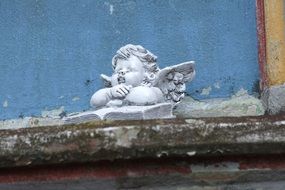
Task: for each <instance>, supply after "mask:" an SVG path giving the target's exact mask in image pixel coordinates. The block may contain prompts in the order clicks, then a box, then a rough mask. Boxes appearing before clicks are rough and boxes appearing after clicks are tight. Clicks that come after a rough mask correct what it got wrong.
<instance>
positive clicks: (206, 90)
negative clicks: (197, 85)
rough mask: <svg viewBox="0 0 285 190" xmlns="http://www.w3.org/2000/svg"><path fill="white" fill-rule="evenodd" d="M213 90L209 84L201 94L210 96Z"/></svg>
mask: <svg viewBox="0 0 285 190" xmlns="http://www.w3.org/2000/svg"><path fill="white" fill-rule="evenodd" d="M211 91H212V87H211V86H209V87H207V88H203V89H202V93H201V95H204V96H208V95H209V94H210V92H211Z"/></svg>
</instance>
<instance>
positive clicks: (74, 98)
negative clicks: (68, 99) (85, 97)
mask: <svg viewBox="0 0 285 190" xmlns="http://www.w3.org/2000/svg"><path fill="white" fill-rule="evenodd" d="M78 100H80V98H79V97H78V96H74V97H73V98H72V101H73V102H75V101H78Z"/></svg>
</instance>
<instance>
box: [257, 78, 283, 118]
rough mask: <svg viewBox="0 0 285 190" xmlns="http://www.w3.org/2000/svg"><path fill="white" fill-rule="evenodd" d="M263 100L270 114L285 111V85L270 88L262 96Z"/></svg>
mask: <svg viewBox="0 0 285 190" xmlns="http://www.w3.org/2000/svg"><path fill="white" fill-rule="evenodd" d="M261 99H262V102H263V104H264V106H265V107H266V109H267V111H268V113H269V114H277V113H280V112H284V111H285V83H284V84H282V85H276V86H272V87H269V88H267V89H265V90H264V91H263V93H262V94H261Z"/></svg>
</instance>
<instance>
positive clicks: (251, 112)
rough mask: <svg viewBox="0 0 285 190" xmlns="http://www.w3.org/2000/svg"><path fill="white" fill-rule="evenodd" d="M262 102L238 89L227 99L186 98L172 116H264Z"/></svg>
mask: <svg viewBox="0 0 285 190" xmlns="http://www.w3.org/2000/svg"><path fill="white" fill-rule="evenodd" d="M264 113H265V108H264V106H263V104H262V101H261V100H259V99H258V98H255V97H254V96H250V95H249V94H248V93H247V91H246V90H244V89H240V90H239V91H238V92H237V93H236V94H234V95H233V96H232V97H231V98H228V99H206V100H203V101H197V100H194V99H192V98H191V97H189V96H186V97H185V98H184V99H183V100H182V102H181V103H180V104H178V106H177V108H176V109H175V110H174V114H175V115H176V116H178V117H185V118H187V117H195V118H198V117H224V116H232V117H239V116H255V115H264Z"/></svg>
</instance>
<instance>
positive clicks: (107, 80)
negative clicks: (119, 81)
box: [100, 74, 112, 88]
mask: <svg viewBox="0 0 285 190" xmlns="http://www.w3.org/2000/svg"><path fill="white" fill-rule="evenodd" d="M100 76H101V79H102V80H103V83H104V86H105V87H106V88H109V87H112V83H111V77H108V76H107V75H104V74H101V75H100Z"/></svg>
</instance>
